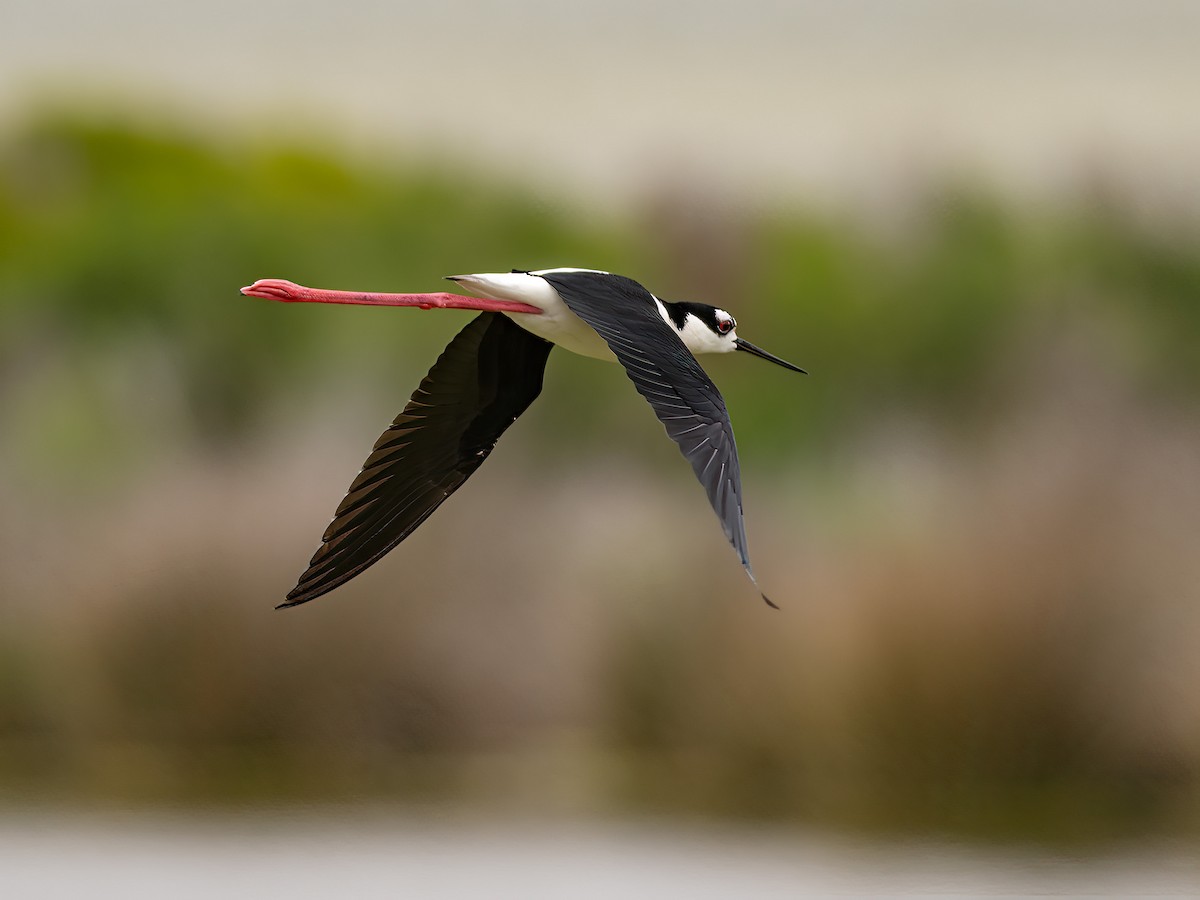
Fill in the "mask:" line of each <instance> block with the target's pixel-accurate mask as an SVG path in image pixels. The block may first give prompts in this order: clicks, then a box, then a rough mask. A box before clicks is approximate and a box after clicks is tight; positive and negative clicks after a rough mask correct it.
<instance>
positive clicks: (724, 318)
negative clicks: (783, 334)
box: [663, 301, 808, 375]
mask: <svg viewBox="0 0 1200 900" xmlns="http://www.w3.org/2000/svg"><path fill="white" fill-rule="evenodd" d="M663 306H664V307H665V308H666V311H667V316H668V317H669V318H670V320H671V324H672V325H674V326H675V330H676V331H678V332H679V337H680V339H681V340H682V341H683V342H684V344H686V345H687V348H688V349H689V350H691V351H692V353H693V354H695V353H732V352H733V351H735V350H743V351H745V352H746V353H750V354H753V355H754V356H757V357H760V358H761V359H765V360H767V361H769V362H773V363H775V364H776V365H778V366H783V367H784V368H785V369H791V370H792V371H793V372H800V373H801V374H805V375H807V374H808V373H807V372H805V371H804V370H803V369H801V368H800V367H799V366H794V365H792V364H791V363H790V362H787V361H786V360H782V359H780V358H779V357H778V356H775V355H774V354H772V353H768V352H767V351H766V350H763V349H762V348H761V347H756V346H754V344H752V343H750V342H749V341H744V340H742V339H741V338H740V337H738V335H737V320H736V319H734V317H733V316H732V315H730V314H729V313H728V312H726V311H725V310H723V309H721V308H720V307H717V306H709V305H708V304H707V303H688V302H685V301H684V302H679V303H668V302H666V301H663Z"/></svg>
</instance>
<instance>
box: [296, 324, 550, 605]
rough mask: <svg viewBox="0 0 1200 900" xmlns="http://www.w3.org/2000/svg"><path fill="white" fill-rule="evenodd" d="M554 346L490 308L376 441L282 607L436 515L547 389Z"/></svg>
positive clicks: (359, 565)
mask: <svg viewBox="0 0 1200 900" xmlns="http://www.w3.org/2000/svg"><path fill="white" fill-rule="evenodd" d="M553 346H554V345H553V344H551V343H549V342H548V341H544V340H542V339H541V338H539V337H537V336H536V335H533V334H530V333H529V332H528V331H526V330H525V329H523V328H521V327H520V326H519V325H516V324H514V323H513V322H512V321H511V320H510V319H508V318H507V317H505V316H503V315H501V314H500V313H491V312H485V313H483V314H481V315H479V316H477V317H476V318H475V319H473V320H471V322H470V324H468V325H467V327H466V328H464V329H463V330H462V331H460V332H459V333H458V334H457V335H455V337H454V339H453V340H452V341H451V342H450V344H449V345H448V346H447V347H446V349H445V350H444V351H443V352H442V355H441V356H440V357H438V361H437V362H436V363H434V366H433V368H432V369H430V370H429V374H428V375H426V376H425V378H424V379H423V380H422V381H421V384H420V386H418V387H417V390H416V391H415V392H414V393H413V395H412V399H411V400H409V401H408V405H407V406H405V407H404V411H403V412H402V413H400V415H399V416H397V417H396V420H395V421H394V422H393V423H392V424H391V426H390V427H389V428H388V430H387V431H385V432H384V433H383V434H382V435H381V436H380V438H379V440H377V441H376V442H375V448H374V450H373V452H372V453H371V455H370V456H368V457H367V461H366V462H365V463H363V467H362V471H361V472H359V473H358V477H357V478H355V479H354V482H353V483H352V484H351V485H350V490H349V492H348V493H347V494H346V497H345V499H343V500H342V502H341V504H339V506H338V508H337V512H336V513H335V514H334V519H333V521H332V522H331V523H330V524H329V527H328V528H327V529H325V534H324V535H323V536H322V538H321V540H322V544H321V546H320V548H319V549H318V550H317V552H316V554H315V555H314V556H313V558H312V562H311V563H309V567H308V570H307V571H306V572H305V573H304V574H303V575H302V576H300V581H299V583H298V584H297V585H296V587H295V588H293V589H292V591H291V593H289V594H288V595H287V602H285V603H283V604H281V606H296V605H297V604H300V603H306V602H308V601H309V600H312V599H314V598H316V597H319V596H321V595H322V594H324V593H327V592H328V591H331V590H333V589H334V588H335V587H337V586H338V585H340V584H343V583H344V582H346V581H349V580H350V579H351V578H353V577H354V576H355V575H357V574H358V573H359V572H361V571H363V570H364V569H366V568H367V567H368V566H370V565H371V564H372V563H374V562H376V561H378V560H379V559H380V558H381V557H382V556H383V555H384V554H385V553H387V552H388V551H389V550H391V549H392V548H393V547H395V546H396V545H397V544H399V543H400V542H401V541H402V540H404V539H405V538H406V537H408V536H409V535H410V534H412V533H413V531H415V530H416V528H417V526H418V525H420V524H421V523H422V522H424V521H425V520H426V519H427V518H429V516H430V514H431V513H432V512H433V511H434V510H435V509H437V508H438V507H439V506H441V504H442V502H443V501H444V500H445V499H446V498H447V497H449V496H450V495H451V494H453V493H454V492H455V491H456V490H458V489H459V488H460V487H461V486H462V484H463V482H465V481H466V480H467V479H468V478H470V477H471V475H472V473H474V471H475V470H476V469H478V468H479V466H480V465H482V463H483V461H484V460H485V459H487V457H488V454H490V453H491V452H492V448H493V447H495V446H496V442H497V441H498V440H499V439H500V435H502V434H503V433H504V431H505V429H507V428H508V426H509V425H511V424H512V423H513V422H515V421H516V420H517V417H518V416H520V415H521V413H523V412H524V411H525V410H526V409H527V408H528V407H529V404H530V403H532V402H533V401H534V399H535V398H536V397H537V395H538V394H539V393H541V390H542V375H543V373H544V372H545V369H546V359H547V357H548V356H549V355H550V350H551V349H552V348H553Z"/></svg>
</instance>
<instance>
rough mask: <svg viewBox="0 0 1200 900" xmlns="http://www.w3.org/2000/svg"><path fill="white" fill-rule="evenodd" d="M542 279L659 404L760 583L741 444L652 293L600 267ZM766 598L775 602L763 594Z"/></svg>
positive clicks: (662, 419) (715, 392) (663, 418)
mask: <svg viewBox="0 0 1200 900" xmlns="http://www.w3.org/2000/svg"><path fill="white" fill-rule="evenodd" d="M542 277H543V278H545V279H546V281H548V282H550V284H551V286H552V287H553V288H554V289H555V290H556V291H557V292H558V295H559V296H560V297H562V299H563V302H564V303H566V304H567V306H568V307H569V308H570V310H571V312H573V313H575V315H577V316H579V318H581V319H583V321H585V322H587V324H588V325H590V326H591V327H592V328H594V329H596V331H597V333H599V335H600V337H602V338H604V340H605V342H606V343H607V344H608V346H609V348H610V349H611V350H612V352H613V353H614V354H616V357H617V359H618V360H619V361H620V363H621V365H623V366H624V367H625V372H626V373H627V374H628V375H629V378H630V379H631V380H632V381H633V384H634V387H636V388H637V390H638V393H639V394H641V395H642V396H643V397H645V398H646V400H647V401H649V403H650V406H652V407H653V408H654V413H655V415H657V416H658V418H659V421H660V422H662V423H663V426H664V427H665V428H666V429H667V434H668V435H669V436H670V437H671V440H673V441H675V443H676V444H678V445H679V449H680V450H681V451H682V452H683V455H684V457H686V458H687V461H688V462H690V463H691V464H692V470H693V471H694V472H695V473H696V477H697V478H698V479H700V483H701V484H702V485H704V490H705V492H707V494H708V502H709V503H711V504H712V508H713V510H714V511H715V512H716V514H717V518H718V519H720V520H721V527H722V528H723V529H724V530H725V536H726V537H727V538H728V539H729V543H731V544H732V545H733V549H734V550H736V551H737V554H738V557H739V558H740V559H741V561H742V566H743V567H744V568H745V570H746V574H747V575H749V576H750V580H751V581H755V578H754V571H753V570H752V569H751V568H750V556H749V553H748V551H747V549H746V526H745V524H744V522H743V521H742V476H741V470H740V469H739V467H738V456H737V445H736V444H735V443H734V440H733V426H732V425H731V424H730V422H729V412H728V411H727V410H726V409H725V401H724V400H723V399H722V398H721V392H720V391H718V390H717V386H716V385H715V384H713V383H712V379H710V378H709V377H708V375H707V374H705V372H704V369H702V368H700V364H699V363H698V362H696V358H695V357H694V356H692V354H691V351H690V350H688V348H687V346H686V345H685V344H684V343H683V341H682V340H680V338H679V334H678V333H677V332H676V331H675V330H674V329H673V328H671V326H669V325H668V324H667V323H666V321H664V319H663V317H662V315H661V314H660V313H659V311H658V305H657V304H656V303H655V302H654V297H653V295H652V294H651V293H650V292H649V291H648V290H646V289H645V288H644V287H642V286H641V285H640V284H638V283H637V282H636V281H634V280H632V279H630V278H625V277H623V276H621V275H609V274H606V273H601V272H550V273H547V274H545V275H543V276H542ZM755 584H757V582H756V581H755ZM763 599H764V600H766V601H767V603H768V604H770V605H771V606H774V605H775V604H774V603H771V601H770V600H767V597H766V595H765V594H764V595H763Z"/></svg>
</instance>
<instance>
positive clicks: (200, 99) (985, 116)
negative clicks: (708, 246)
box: [0, 0, 1200, 203]
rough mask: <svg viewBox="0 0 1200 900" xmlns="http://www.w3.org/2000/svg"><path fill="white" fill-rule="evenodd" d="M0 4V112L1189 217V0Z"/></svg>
mask: <svg viewBox="0 0 1200 900" xmlns="http://www.w3.org/2000/svg"><path fill="white" fill-rule="evenodd" d="M2 3H3V16H2V18H3V22H4V27H3V28H0V122H3V121H12V120H13V118H14V117H15V116H19V115H20V112H21V110H23V109H24V108H26V107H27V106H28V105H30V104H31V103H32V102H34V100H35V99H36V98H39V97H46V96H51V97H56V98H63V97H67V98H71V99H73V100H75V101H76V102H78V103H80V104H81V105H96V104H97V103H98V102H100V101H99V100H98V99H97V98H112V97H117V98H122V99H127V100H132V101H137V100H149V101H152V102H153V104H154V108H155V109H158V110H160V111H169V112H170V114H171V115H174V116H177V117H179V118H183V119H185V120H193V121H196V122H200V123H206V124H211V125H212V126H213V127H220V128H236V129H243V130H248V131H253V130H255V129H262V130H270V131H272V132H275V133H281V132H282V133H286V132H288V131H289V130H290V129H293V128H294V129H297V130H298V129H299V128H300V127H301V126H303V127H304V128H306V129H312V130H313V131H314V132H315V133H317V134H318V135H319V136H321V137H322V138H323V139H333V140H335V141H337V142H339V143H344V144H346V145H348V146H351V147H357V148H363V147H365V148H371V149H373V150H378V151H383V152H388V153H391V152H395V153H404V152H407V153H418V154H419V153H434V154H438V155H450V156H453V157H460V158H463V159H466V160H468V161H469V162H471V163H472V164H473V165H476V166H481V167H484V168H487V169H490V170H494V171H497V172H499V173H502V174H503V173H511V174H512V175H513V176H514V177H519V178H521V179H524V180H529V181H532V182H533V183H535V184H541V185H545V186H547V187H553V188H554V189H555V190H559V189H564V190H567V191H575V192H577V193H580V194H588V195H592V196H597V197H615V198H619V197H621V196H624V195H625V194H627V193H628V192H629V191H630V190H636V189H637V188H639V187H641V186H644V185H646V184H647V183H650V182H653V181H656V180H659V179H662V178H667V179H691V180H694V181H699V182H700V183H704V184H710V185H712V187H713V189H714V191H717V192H721V191H726V192H728V191H736V192H738V193H739V194H744V195H746V196H749V197H752V198H757V199H761V200H763V201H766V202H771V201H772V200H774V199H776V198H778V197H779V196H784V197H789V196H803V197H807V198H811V199H814V200H818V201H820V200H825V199H835V200H836V199H844V198H846V197H858V198H860V199H861V198H862V197H863V196H866V197H867V198H868V199H870V198H872V197H875V198H878V197H886V195H887V194H888V193H889V191H893V190H895V189H896V185H905V184H911V183H912V182H913V181H914V180H919V179H920V178H922V177H925V176H928V175H930V174H935V173H941V172H945V171H947V170H949V171H951V172H955V173H960V174H961V173H967V174H971V173H974V174H981V175H983V176H984V177H986V178H988V179H991V180H993V181H995V182H996V183H998V184H999V185H1000V186H1002V187H1004V188H1006V189H1011V190H1016V191H1021V192H1026V193H1032V194H1040V193H1043V192H1047V191H1050V192H1053V191H1054V190H1058V189H1061V188H1062V187H1063V186H1064V185H1066V186H1068V187H1070V186H1072V185H1075V186H1077V185H1078V184H1079V182H1080V181H1081V180H1086V179H1087V178H1090V177H1091V176H1092V175H1094V174H1096V173H1102V174H1105V175H1107V176H1109V177H1112V178H1115V179H1117V180H1118V181H1121V182H1123V183H1128V184H1130V185H1132V186H1133V187H1134V188H1135V189H1137V190H1139V191H1141V192H1142V193H1145V194H1147V195H1153V194H1155V193H1156V192H1157V193H1158V194H1162V195H1164V196H1165V197H1167V198H1168V199H1170V198H1171V197H1173V196H1175V195H1176V194H1177V193H1178V192H1179V191H1180V190H1184V191H1185V193H1186V192H1187V191H1191V192H1192V195H1191V199H1192V200H1194V201H1196V202H1197V203H1200V188H1197V187H1196V185H1198V184H1200V177H1198V176H1200V2H1195V0H1146V2H1103V0H1063V2H1043V0H1008V2H1002V0H978V2H968V0H906V2H891V3H889V2H882V0H857V2H841V3H839V2H815V0H809V2H795V0H791V2H786V0H775V2H772V0H743V2H728V0H712V2H707V3H684V2H679V0H671V2H662V3H655V4H647V3H645V2H644V0H584V2H579V3H574V4H570V3H563V2H556V0H503V2H502V0H475V2H470V3H467V2H457V3H455V2H442V3H436V4H434V3H415V2H410V0H399V2H385V0H342V2H339V3H317V2H308V3H304V2H296V0H209V2H205V3H192V2H170V0H157V2H152V0H2ZM289 123H295V124H289Z"/></svg>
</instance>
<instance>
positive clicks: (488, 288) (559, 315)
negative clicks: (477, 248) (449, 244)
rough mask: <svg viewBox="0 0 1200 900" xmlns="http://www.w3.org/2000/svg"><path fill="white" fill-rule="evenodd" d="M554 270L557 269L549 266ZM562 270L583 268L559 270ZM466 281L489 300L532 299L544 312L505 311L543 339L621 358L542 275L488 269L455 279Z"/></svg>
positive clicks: (599, 356)
mask: <svg viewBox="0 0 1200 900" xmlns="http://www.w3.org/2000/svg"><path fill="white" fill-rule="evenodd" d="M544 271H547V272H552V271H556V270H554V269H545V270H544ZM559 271H581V270H579V269H575V270H559ZM451 280H452V281H456V282H457V283H458V284H460V285H462V286H463V288H464V289H466V290H467V291H469V292H470V293H472V294H474V295H475V296H476V297H486V298H487V299H488V300H516V301H518V302H520V303H528V304H530V305H531V306H536V307H537V308H538V309H540V310H541V311H542V314H541V315H534V314H532V313H528V314H526V313H505V314H504V315H506V316H508V317H509V318H510V319H512V320H513V321H514V322H516V323H517V324H518V325H520V326H521V327H522V328H524V329H525V330H526V331H528V332H531V333H533V334H536V335H537V336H538V337H540V338H542V339H543V340H547V341H549V342H550V343H552V344H556V345H557V346H559V347H562V348H563V349H564V350H570V351H571V352H572V353H578V354H579V355H580V356H590V357H592V358H593V359H603V360H607V361H609V362H616V360H617V358H616V357H615V356H613V352H612V351H611V350H609V349H608V344H606V343H604V338H602V337H600V335H598V334H596V332H595V331H593V330H592V327H591V326H590V325H588V324H587V323H586V322H585V321H583V319H581V318H579V316H577V315H575V313H573V312H571V310H570V309H568V308H567V304H565V303H563V301H562V298H561V297H559V296H558V291H556V290H554V288H553V287H551V286H550V282H548V281H547V280H546V279H545V278H542V277H541V276H540V275H534V274H528V275H527V274H525V273H524V272H495V273H489V272H485V273H482V274H479V275H455V276H453V278H452V279H451Z"/></svg>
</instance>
